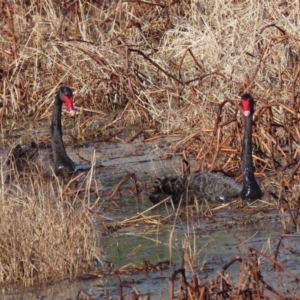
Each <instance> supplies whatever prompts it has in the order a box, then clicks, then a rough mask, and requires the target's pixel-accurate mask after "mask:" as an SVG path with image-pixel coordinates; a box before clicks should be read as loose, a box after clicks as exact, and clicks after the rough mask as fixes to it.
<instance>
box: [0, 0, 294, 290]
mask: <svg viewBox="0 0 300 300" xmlns="http://www.w3.org/2000/svg"><path fill="white" fill-rule="evenodd" d="M299 5H300V4H299V1H296V0H292V1H282V2H274V1H271V0H266V1H261V2H258V1H251V0H240V1H224V0H217V1H204V0H198V1H188V0H182V1H163V0H160V1H155V2H150V1H139V0H136V1H126V0H123V1H110V0H105V1H97V0H94V1H92V0H86V1H82V0H76V1H72V2H68V1H55V0H45V1H40V2H39V1H16V0H12V1H2V2H1V3H0V7H1V10H0V16H1V18H0V26H1V28H2V34H1V36H0V76H1V80H0V91H1V92H0V104H1V106H0V108H1V111H0V115H1V128H2V133H5V130H8V132H9V133H11V132H14V131H15V130H18V126H19V124H20V123H19V122H16V121H15V120H18V121H19V120H21V119H22V118H26V117H30V118H32V119H33V120H35V121H39V120H41V119H44V118H49V116H50V114H51V106H52V105H51V103H52V101H53V95H54V93H55V92H56V91H57V89H58V87H59V86H60V85H62V84H64V85H68V86H70V87H72V89H73V90H74V91H75V95H76V99H75V104H76V106H77V107H78V108H80V109H79V115H78V117H77V124H76V132H75V136H74V140H75V141H85V140H93V139H97V138H98V137H99V136H102V135H104V136H108V139H113V138H115V137H116V136H117V135H118V134H119V133H120V132H121V130H122V129H123V128H126V127H131V126H138V127H139V130H140V131H139V133H140V134H143V135H144V142H151V141H152V140H153V139H157V138H159V137H160V136H161V135H168V134H179V135H182V136H183V137H184V138H183V139H182V140H181V141H180V142H178V143H177V144H174V145H173V147H172V149H171V151H170V152H171V153H172V155H181V156H182V157H183V158H184V159H189V158H190V157H194V158H196V159H197V160H198V170H206V171H209V170H213V171H221V172H223V173H226V174H229V175H232V176H235V177H236V178H239V175H240V171H239V154H240V152H241V132H242V126H243V125H242V118H241V117H240V115H239V114H238V99H239V95H240V94H241V93H243V92H250V93H252V94H253V96H254V98H255V99H256V101H257V102H256V113H255V120H254V121H255V126H254V134H253V142H254V149H253V151H254V152H253V153H254V164H255V167H256V175H257V176H258V178H259V181H260V182H261V183H262V184H263V186H264V190H265V191H267V193H266V194H267V195H268V193H269V195H271V196H272V195H276V199H277V201H278V202H277V203H278V207H279V208H280V209H282V210H284V209H287V210H288V211H290V212H291V213H290V215H291V219H292V222H293V223H294V224H295V225H296V223H297V220H298V212H299V197H300V196H299V195H300V194H299V189H298V184H299V177H298V173H299V172H298V170H299V166H300V165H299V163H298V158H299V143H300V133H299V130H298V124H299V108H300V102H299V85H298V77H299V73H300V68H299V48H300V47H299V46H300V44H299V26H298V24H299V22H300V9H299V8H300V7H299ZM7 124H8V125H7ZM7 127H9V128H8V129H6V128H7ZM110 130H112V131H113V134H110ZM25 138H28V137H25ZM132 140H134V138H132V139H130V140H129V142H131V141H132ZM10 143H11V141H7V140H5V139H2V141H1V146H2V147H6V146H7V145H8V144H10ZM193 171H195V170H193ZM271 175H272V182H271V183H270V176H271ZM35 184H36V183H33V182H31V181H29V187H28V188H26V189H25V188H24V187H22V188H21V187H19V186H18V185H15V186H11V187H10V188H9V189H8V190H3V188H2V189H1V195H0V201H1V206H0V210H1V212H0V215H1V220H0V222H1V223H2V224H3V226H2V225H1V226H2V230H4V231H3V234H2V235H1V238H3V241H2V252H3V255H1V257H2V256H3V258H4V261H3V262H1V264H0V265H1V268H2V270H1V272H0V283H20V282H22V283H23V284H24V285H30V284H32V283H33V282H45V281H48V282H49V281H51V280H55V279H57V278H62V277H65V276H66V275H67V276H68V277H70V278H74V277H76V275H77V274H78V273H80V272H84V271H85V270H86V269H89V268H91V266H92V265H91V261H92V260H93V259H96V260H97V259H99V249H98V248H97V247H96V244H95V241H96V239H95V236H94V229H93V227H92V225H91V218H90V217H91V216H90V215H88V214H89V213H90V211H93V210H89V209H88V210H87V209H85V204H84V201H86V200H87V198H88V197H87V198H86V197H83V199H84V201H79V204H76V205H78V207H76V209H75V208H74V202H73V201H71V202H69V201H66V198H65V194H64V193H63V192H62V191H63V189H62V188H61V187H60V188H58V189H57V188H53V189H52V188H49V191H48V194H45V193H44V190H43V188H42V185H41V186H40V188H38V187H37V186H35ZM270 185H271V186H272V187H271V188H270V187H269V186H270ZM54 190H55V191H57V190H58V191H60V192H59V193H58V194H55V193H54V192H53V191H54ZM87 190H88V189H87ZM42 191H43V192H42ZM53 193H54V194H55V196H54V194H53ZM47 195H48V196H47ZM74 199H78V198H77V196H76V197H75V198H74ZM74 199H73V200H74ZM267 200H269V199H267ZM12 216H13V218H12ZM130 221H131V220H130ZM134 221H135V220H133V223H134ZM149 222H152V220H150V221H149ZM124 226H128V224H126V225H124ZM25 235H26V237H27V238H26V239H25ZM4 237H5V238H4ZM5 241H6V242H5ZM27 241H28V242H27ZM68 242H69V244H66V243H68ZM3 243H4V244H3ZM5 243H6V244H5ZM49 245H50V246H49ZM68 248H69V249H68ZM17 249H20V252H17ZM46 250H50V251H49V253H48V254H47V255H46V253H45V252H46ZM11 253H14V255H11ZM25 265H26V267H25Z"/></svg>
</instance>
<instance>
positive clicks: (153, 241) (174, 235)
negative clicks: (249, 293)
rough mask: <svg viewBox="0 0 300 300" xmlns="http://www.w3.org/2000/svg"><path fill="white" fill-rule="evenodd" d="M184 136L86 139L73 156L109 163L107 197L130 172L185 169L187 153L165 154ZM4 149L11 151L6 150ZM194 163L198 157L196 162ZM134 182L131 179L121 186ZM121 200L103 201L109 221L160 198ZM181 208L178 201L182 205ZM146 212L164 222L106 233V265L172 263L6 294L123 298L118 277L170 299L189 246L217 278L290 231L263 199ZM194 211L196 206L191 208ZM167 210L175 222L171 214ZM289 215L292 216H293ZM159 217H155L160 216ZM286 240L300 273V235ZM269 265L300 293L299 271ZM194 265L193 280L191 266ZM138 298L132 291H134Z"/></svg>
mask: <svg viewBox="0 0 300 300" xmlns="http://www.w3.org/2000/svg"><path fill="white" fill-rule="evenodd" d="M179 139H180V137H173V138H168V139H158V140H155V141H153V142H151V143H143V142H142V141H138V140H136V141H135V142H132V143H128V144H126V143H123V142H118V143H86V144H84V145H82V146H80V147H75V148H71V147H68V148H67V152H68V154H69V156H70V157H71V158H72V160H73V161H74V162H75V163H76V164H77V165H78V166H80V167H83V168H85V167H89V166H90V162H92V161H94V163H95V164H96V165H98V166H100V165H101V167H99V168H96V170H95V177H96V180H97V185H98V186H99V191H100V194H101V195H102V196H101V197H103V199H105V198H108V196H109V195H110V194H111V192H112V190H113V189H114V188H115V186H116V185H117V184H118V183H119V182H120V180H121V179H122V178H124V177H125V176H126V175H128V174H135V176H136V180H137V182H138V183H144V184H146V183H147V184H151V183H153V181H154V179H155V177H156V176H158V177H159V176H163V175H168V174H175V173H177V174H178V173H180V158H179V157H174V158H173V159H172V160H163V159H161V157H162V156H163V155H165V154H166V153H167V152H168V149H169V145H170V143H176V141H178V140H179ZM3 153H4V152H3ZM191 164H192V165H193V162H191ZM131 187H132V182H131V181H130V180H129V181H127V182H126V183H125V184H124V185H122V187H121V190H126V189H129V188H131ZM115 202H116V203H117V204H118V205H119V207H118V208H117V207H116V206H115V205H114V204H113V203H112V202H111V201H110V200H109V199H106V200H105V201H104V202H103V206H102V208H101V211H99V214H100V215H101V217H102V218H103V220H105V223H106V225H107V226H110V225H113V224H116V223H117V222H122V221H123V220H125V219H129V218H130V217H137V216H139V214H141V213H143V212H144V211H146V210H147V209H149V208H151V207H152V204H151V203H150V202H149V201H148V200H147V195H146V193H142V194H141V195H140V196H139V197H138V198H136V197H135V196H133V195H132V194H130V193H124V194H123V195H122V196H121V197H120V196H119V195H118V196H117V197H116V198H115ZM175 209H176V208H175ZM143 215H148V216H154V215H155V216H156V219H155V218H153V220H154V219H155V220H157V219H160V220H162V223H161V224H162V225H161V226H158V225H157V224H154V223H152V224H150V223H148V224H145V223H143V225H138V224H135V225H133V226H127V227H126V226H123V227H120V229H118V230H116V231H114V232H112V233H109V234H107V235H104V236H99V242H100V244H101V246H102V247H103V251H104V266H103V267H101V268H111V269H112V270H113V269H117V268H122V267H124V266H126V265H137V266H142V263H143V260H147V261H149V262H150V263H152V264H156V263H158V262H161V261H171V262H172V265H171V268H170V269H169V270H164V271H155V272H149V273H148V272H147V273H142V274H138V275H118V276H113V275H111V276H102V277H101V276H100V278H97V279H89V280H80V281H75V282H67V281H66V282H61V283H57V284H54V285H51V286H46V287H38V288H31V289H29V290H22V291H18V290H15V289H14V290H10V289H2V291H1V293H0V299H5V300H11V299H26V300H27V299H56V300H59V299H76V297H77V296H78V293H79V291H80V290H83V291H85V292H87V293H88V294H89V295H91V296H93V297H94V299H110V298H109V297H113V299H117V297H118V285H119V283H120V282H121V281H128V282H131V283H134V284H135V286H136V287H137V289H138V291H139V292H140V293H141V296H142V297H145V296H147V295H150V296H151V298H150V299H152V300H153V299H168V298H169V295H168V280H169V277H170V275H171V273H172V271H173V270H175V269H178V268H180V267H181V265H180V262H181V257H182V249H183V248H185V249H187V250H186V251H187V253H188V254H189V255H190V257H191V258H192V262H193V266H194V269H195V271H196V274H197V276H198V278H199V280H201V282H206V281H207V280H208V279H213V278H215V276H216V271H217V270H219V269H221V268H222V267H223V266H224V265H225V264H226V263H227V262H228V261H230V260H231V259H232V258H234V257H235V256H236V255H238V256H241V257H243V258H245V259H247V250H248V247H250V246H251V247H254V248H256V249H258V250H260V251H262V252H264V253H266V254H267V255H270V256H273V255H274V251H275V249H276V246H277V244H278V242H279V240H280V238H281V235H282V233H283V230H282V224H281V221H280V217H279V216H278V211H277V210H273V211H272V210H263V209H260V207H259V205H258V207H256V208H254V209H252V210H247V211H244V212H242V211H238V210H236V209H235V205H234V204H232V205H229V206H228V207H227V208H224V209H218V210H215V211H213V217H211V216H209V214H207V215H208V217H207V218H206V217H203V214H202V217H199V218H198V217H197V218H195V217H192V218H189V217H186V215H185V216H181V215H180V214H178V216H177V217H176V218H175V217H174V215H176V214H175V213H174V211H173V208H172V207H170V206H168V207H165V206H161V207H157V208H155V209H153V210H151V213H148V214H147V213H145V214H144V213H143ZM187 215H188V214H187ZM157 216H158V217H157ZM164 218H166V219H168V222H163V220H164ZM287 218H288V216H287ZM153 222H154V221H153ZM283 243H284V245H285V248H280V252H279V259H278V260H279V261H280V262H281V263H282V264H284V266H285V267H286V268H287V269H289V270H290V271H291V272H293V273H294V274H295V275H296V276H298V277H300V264H299V255H300V243H299V242H298V238H297V237H286V238H285V239H284V240H283ZM260 263H261V266H260V267H261V272H262V275H263V276H264V279H265V281H266V282H269V283H270V284H271V285H273V287H275V288H278V289H279V290H280V291H282V292H284V291H287V290H289V291H292V290H293V289H294V290H295V289H296V290H295V293H299V290H297V288H298V287H297V286H295V283H293V282H292V279H293V278H290V277H287V276H283V273H282V272H277V273H274V271H273V270H271V266H272V265H271V264H270V263H268V262H267V260H266V259H265V258H263V257H261V258H260ZM185 267H186V268H187V276H188V280H191V278H192V277H191V273H190V272H189V271H188V270H189V268H188V266H187V265H186V266H185ZM239 268H240V265H239V263H236V264H234V265H233V266H232V267H230V268H229V269H228V270H227V274H228V276H232V277H235V276H236V278H238V277H237V275H238V272H239ZM130 299H131V298H130Z"/></svg>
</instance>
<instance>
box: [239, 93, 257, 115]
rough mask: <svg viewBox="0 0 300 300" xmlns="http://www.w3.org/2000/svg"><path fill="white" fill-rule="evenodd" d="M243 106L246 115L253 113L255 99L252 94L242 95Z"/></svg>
mask: <svg viewBox="0 0 300 300" xmlns="http://www.w3.org/2000/svg"><path fill="white" fill-rule="evenodd" d="M241 106H242V109H243V113H244V116H245V117H248V116H250V115H252V114H253V106H254V100H253V97H252V96H251V95H250V94H243V95H242V96H241Z"/></svg>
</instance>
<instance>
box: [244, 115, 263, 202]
mask: <svg viewBox="0 0 300 300" xmlns="http://www.w3.org/2000/svg"><path fill="white" fill-rule="evenodd" d="M244 130H245V131H244V138H243V150H242V163H241V167H242V173H243V190H242V192H241V198H242V199H243V200H251V199H257V198H259V197H260V196H261V190H260V187H259V185H258V183H257V181H256V179H255V176H254V167H253V161H252V114H250V115H249V116H247V117H245V128H244Z"/></svg>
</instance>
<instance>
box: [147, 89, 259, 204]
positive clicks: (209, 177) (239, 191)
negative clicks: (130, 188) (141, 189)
mask: <svg viewBox="0 0 300 300" xmlns="http://www.w3.org/2000/svg"><path fill="white" fill-rule="evenodd" d="M241 106H242V110H243V114H244V117H245V129H244V137H243V150H242V155H241V160H242V163H241V170H242V174H243V182H242V183H238V182H236V181H235V180H234V179H233V178H230V177H227V176H223V175H220V174H216V173H209V172H200V173H195V174H191V175H182V176H176V177H169V178H162V179H160V178H158V180H157V181H156V183H155V186H154V189H155V190H154V192H152V193H151V194H150V195H149V199H150V201H151V202H152V203H159V202H160V201H162V200H164V199H166V198H167V197H169V196H171V197H172V201H173V203H175V204H176V203H179V201H180V200H181V199H183V200H186V201H192V200H194V199H195V198H196V199H198V200H201V199H206V200H221V201H230V200H233V199H235V198H238V197H241V198H242V200H244V201H250V200H255V199H258V198H260V197H261V195H262V193H261V189H260V187H259V185H258V183H257V181H256V178H255V176H254V167H253V161H252V114H253V107H254V100H253V98H252V96H251V95H250V94H243V95H242V97H241Z"/></svg>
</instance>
